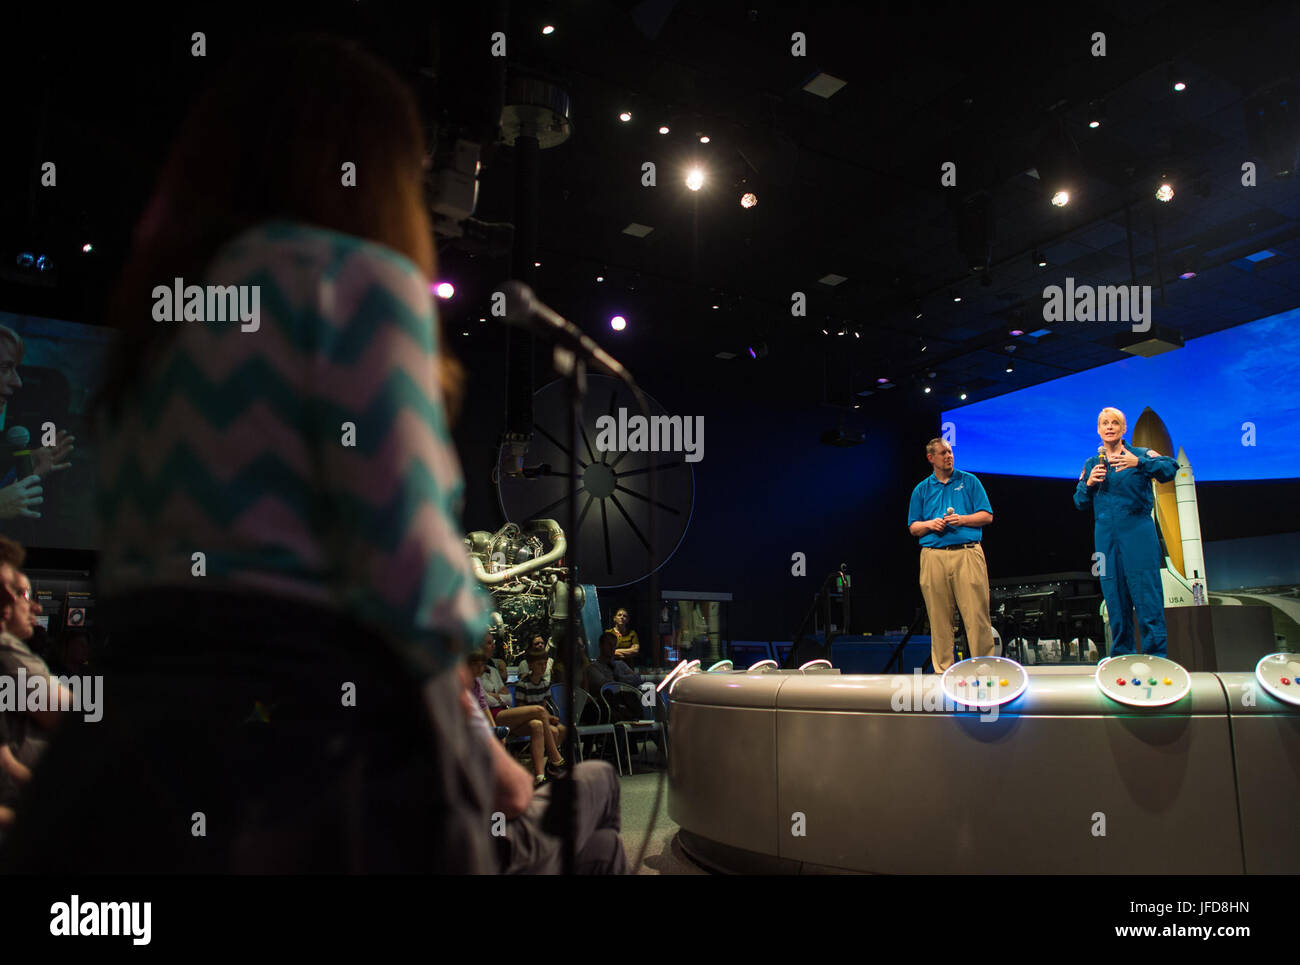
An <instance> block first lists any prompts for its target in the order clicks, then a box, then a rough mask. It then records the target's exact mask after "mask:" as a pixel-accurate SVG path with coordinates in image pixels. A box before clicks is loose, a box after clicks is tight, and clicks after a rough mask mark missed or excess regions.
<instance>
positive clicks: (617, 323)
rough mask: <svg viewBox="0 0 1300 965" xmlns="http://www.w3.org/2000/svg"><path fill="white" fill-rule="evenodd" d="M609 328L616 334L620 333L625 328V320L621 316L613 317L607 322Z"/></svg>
mask: <svg viewBox="0 0 1300 965" xmlns="http://www.w3.org/2000/svg"><path fill="white" fill-rule="evenodd" d="M609 327H610V328H612V329H613V330H614V331H616V332H621V331H623V329H625V328H627V319H626V318H624V317H623V316H622V315H615V316H614V317H613V318H611V319H610V320H609Z"/></svg>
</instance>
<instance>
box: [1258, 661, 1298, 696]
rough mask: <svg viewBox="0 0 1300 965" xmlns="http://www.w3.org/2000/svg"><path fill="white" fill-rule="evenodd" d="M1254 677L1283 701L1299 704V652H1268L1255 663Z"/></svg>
mask: <svg viewBox="0 0 1300 965" xmlns="http://www.w3.org/2000/svg"><path fill="white" fill-rule="evenodd" d="M1255 679H1256V680H1258V681H1259V685H1260V686H1261V687H1263V688H1264V689H1265V690H1267V691H1268V692H1269V693H1270V694H1272V695H1273V696H1274V697H1276V698H1277V699H1278V700H1280V701H1282V702H1283V703H1287V704H1300V654H1295V653H1270V654H1269V655H1268V656H1267V657H1265V658H1264V659H1262V660H1261V661H1260V662H1259V663H1257V664H1256V665H1255Z"/></svg>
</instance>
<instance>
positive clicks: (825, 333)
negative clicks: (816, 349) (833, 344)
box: [822, 328, 830, 335]
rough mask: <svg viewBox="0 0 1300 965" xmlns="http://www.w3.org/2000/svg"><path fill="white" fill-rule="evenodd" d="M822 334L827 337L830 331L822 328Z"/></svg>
mask: <svg viewBox="0 0 1300 965" xmlns="http://www.w3.org/2000/svg"><path fill="white" fill-rule="evenodd" d="M822 334H823V335H829V334H830V331H829V330H828V329H825V328H823V329H822Z"/></svg>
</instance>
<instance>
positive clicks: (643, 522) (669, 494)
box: [497, 375, 695, 589]
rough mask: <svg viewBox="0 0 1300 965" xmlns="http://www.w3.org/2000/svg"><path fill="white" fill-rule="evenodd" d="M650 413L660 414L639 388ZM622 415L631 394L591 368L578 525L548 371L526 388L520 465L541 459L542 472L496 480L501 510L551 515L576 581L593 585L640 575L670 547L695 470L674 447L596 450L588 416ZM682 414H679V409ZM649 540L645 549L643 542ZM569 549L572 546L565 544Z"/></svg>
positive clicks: (562, 415) (561, 398)
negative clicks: (528, 426) (529, 416)
mask: <svg viewBox="0 0 1300 965" xmlns="http://www.w3.org/2000/svg"><path fill="white" fill-rule="evenodd" d="M646 401H647V402H648V403H649V405H650V414H651V415H652V416H660V415H667V414H668V413H667V412H666V411H665V409H664V407H663V406H661V405H660V404H659V403H658V402H657V401H655V400H654V399H652V398H650V397H649V396H648V395H647V396H646ZM620 409H623V410H626V413H627V418H629V419H631V418H632V417H633V416H635V415H640V414H641V409H640V407H639V406H638V405H637V402H636V399H635V398H634V397H633V396H632V394H631V393H630V392H628V390H627V388H626V387H625V386H624V385H623V383H622V382H620V381H619V380H617V379H613V378H610V377H608V376H604V375H593V376H589V377H588V379H587V398H586V401H585V403H584V407H583V413H582V418H581V420H580V422H579V426H580V431H579V434H578V452H577V464H576V467H575V468H576V471H577V474H578V532H577V534H576V537H575V534H573V533H570V532H568V531H567V530H568V526H569V490H568V483H569V480H568V475H567V473H568V472H569V465H570V464H569V448H568V438H569V433H568V424H567V419H568V412H569V402H568V389H567V387H566V385H565V383H564V380H562V379H556V380H555V381H553V382H550V383H548V384H547V385H544V386H542V388H540V389H538V390H537V392H536V393H535V395H534V396H533V441H532V444H531V445H530V446H529V448H528V455H527V457H526V459H525V462H526V464H527V465H530V466H534V465H538V464H547V465H549V466H550V467H551V468H550V472H549V473H547V474H546V475H542V476H538V477H536V478H532V479H514V478H510V477H508V476H502V477H501V478H500V480H499V481H498V482H497V493H498V495H499V497H500V500H501V511H502V512H503V513H505V517H506V519H508V520H511V521H512V522H516V523H523V522H524V521H525V520H529V519H553V520H555V521H556V522H558V523H559V524H560V526H561V527H562V528H564V529H565V531H566V532H565V538H566V539H567V540H568V541H569V545H570V547H573V546H575V545H576V547H577V550H578V566H579V567H580V572H579V573H578V574H577V579H578V582H580V583H592V584H595V585H596V586H598V587H601V588H606V589H609V588H614V587H619V586H627V585H628V584H630V583H635V582H637V581H638V580H643V579H645V578H646V577H647V576H649V575H650V574H651V573H653V572H654V571H655V570H657V569H659V567H661V566H663V565H664V564H665V563H667V562H668V560H669V559H670V558H671V557H672V555H673V553H675V552H677V547H678V546H680V545H681V542H682V539H683V538H685V536H686V530H687V527H689V526H690V524H691V513H692V511H693V509H694V506H695V470H694V468H693V467H692V466H691V464H690V463H689V462H687V461H686V460H685V454H684V453H681V452H627V451H620V452H601V451H599V450H598V449H597V446H596V438H597V435H598V434H599V430H598V429H597V428H596V420H597V419H598V418H599V417H600V416H602V415H609V416H612V417H614V419H615V420H618V418H619V410H620ZM682 418H683V420H685V418H686V417H685V416H683V417H682ZM652 465H653V466H654V468H655V487H656V490H657V492H656V501H655V514H654V516H655V518H654V527H655V529H654V533H653V539H651V533H650V529H649V526H650V518H649V517H650V514H649V509H650V487H649V478H648V475H647V474H648V472H649V470H650V467H651V466H652ZM652 546H653V554H651V552H650V548H651V547H652ZM571 552H572V551H571Z"/></svg>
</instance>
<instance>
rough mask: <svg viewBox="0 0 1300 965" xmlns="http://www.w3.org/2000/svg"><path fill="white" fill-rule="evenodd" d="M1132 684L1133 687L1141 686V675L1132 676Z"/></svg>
mask: <svg viewBox="0 0 1300 965" xmlns="http://www.w3.org/2000/svg"><path fill="white" fill-rule="evenodd" d="M1133 686H1135V687H1141V686H1142V678H1141V677H1134V678H1133Z"/></svg>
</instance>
